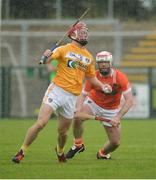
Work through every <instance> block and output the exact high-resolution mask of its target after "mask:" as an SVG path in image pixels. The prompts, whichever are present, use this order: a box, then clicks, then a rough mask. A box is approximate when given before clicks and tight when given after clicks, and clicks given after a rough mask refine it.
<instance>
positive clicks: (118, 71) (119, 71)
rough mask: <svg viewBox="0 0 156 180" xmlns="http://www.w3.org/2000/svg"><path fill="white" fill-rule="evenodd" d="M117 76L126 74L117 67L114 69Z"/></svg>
mask: <svg viewBox="0 0 156 180" xmlns="http://www.w3.org/2000/svg"><path fill="white" fill-rule="evenodd" d="M114 71H115V72H116V74H117V76H118V77H127V75H126V74H125V73H124V72H122V71H121V70H119V69H114Z"/></svg>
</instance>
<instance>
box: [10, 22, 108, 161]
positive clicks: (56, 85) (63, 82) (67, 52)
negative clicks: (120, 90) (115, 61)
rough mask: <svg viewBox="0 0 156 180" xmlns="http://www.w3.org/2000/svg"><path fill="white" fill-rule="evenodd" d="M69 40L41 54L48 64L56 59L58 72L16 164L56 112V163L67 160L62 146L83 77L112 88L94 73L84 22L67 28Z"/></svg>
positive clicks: (17, 157)
mask: <svg viewBox="0 0 156 180" xmlns="http://www.w3.org/2000/svg"><path fill="white" fill-rule="evenodd" d="M68 37H69V38H70V39H71V40H72V42H71V43H68V44H66V45H63V46H60V47H58V48H56V49H55V50H54V51H53V52H51V51H50V50H46V51H45V52H44V56H46V57H48V59H47V63H49V62H50V61H51V60H53V59H57V61H58V66H57V74H56V76H55V78H54V79H53V82H52V83H51V84H50V85H49V87H48V89H47V91H46V93H45V96H44V98H43V102H42V105H41V108H40V112H39V116H38V119H37V121H36V123H35V124H34V125H33V126H31V127H30V128H29V129H28V131H27V134H26V137H25V140H24V142H23V145H22V146H21V148H20V150H19V152H18V153H17V154H16V155H15V156H14V157H13V158H12V161H13V162H15V163H19V162H20V161H21V160H22V159H23V158H24V153H25V152H26V150H27V148H28V147H29V145H30V144H31V143H32V142H33V141H34V140H35V139H36V137H37V135H38V133H39V132H40V131H41V130H42V129H43V128H44V126H45V125H46V124H47V123H48V121H49V119H50V117H51V114H52V113H53V112H54V111H56V112H57V114H58V144H57V146H56V148H55V151H56V154H57V157H58V160H59V162H66V158H65V155H64V146H65V143H66V139H67V130H68V129H69V127H70V125H71V122H72V119H73V117H74V112H75V108H76V102H77V97H78V96H79V95H80V93H81V91H82V84H83V80H84V78H87V79H88V81H89V82H90V83H91V84H94V85H96V86H97V87H99V89H101V91H105V90H106V89H107V90H109V91H111V87H110V86H109V85H107V84H103V83H101V82H100V81H99V80H98V79H97V78H96V76H95V63H94V60H93V58H92V55H91V54H90V53H89V52H88V50H87V49H86V48H85V45H86V44H87V40H88V28H87V26H86V24H85V23H83V22H79V23H77V24H76V25H75V26H72V27H71V28H70V29H69V31H68Z"/></svg>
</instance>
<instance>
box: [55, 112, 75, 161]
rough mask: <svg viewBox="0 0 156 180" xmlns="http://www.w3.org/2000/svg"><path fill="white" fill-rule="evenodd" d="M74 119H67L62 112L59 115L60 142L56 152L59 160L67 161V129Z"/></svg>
mask: <svg viewBox="0 0 156 180" xmlns="http://www.w3.org/2000/svg"><path fill="white" fill-rule="evenodd" d="M71 122H72V119H67V118H65V117H63V116H61V115H60V114H59V115H58V144H57V147H56V149H55V150H56V153H57V156H58V160H59V162H66V158H65V155H64V146H65V143H66V140H67V131H68V129H69V127H70V125H71Z"/></svg>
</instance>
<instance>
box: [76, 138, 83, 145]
mask: <svg viewBox="0 0 156 180" xmlns="http://www.w3.org/2000/svg"><path fill="white" fill-rule="evenodd" d="M82 144H83V139H82V138H77V139H74V145H75V146H76V147H81V146H82Z"/></svg>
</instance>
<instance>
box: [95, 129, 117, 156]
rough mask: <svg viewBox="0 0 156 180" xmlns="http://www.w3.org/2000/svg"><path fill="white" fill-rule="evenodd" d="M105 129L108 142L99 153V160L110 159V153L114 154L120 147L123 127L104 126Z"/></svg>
mask: <svg viewBox="0 0 156 180" xmlns="http://www.w3.org/2000/svg"><path fill="white" fill-rule="evenodd" d="M104 128H105V130H106V133H107V136H108V141H107V142H106V143H105V144H104V147H103V148H102V149H100V150H99V151H98V153H97V158H98V159H110V155H109V153H110V152H113V151H114V150H115V149H116V148H118V147H119V145H120V134H121V127H120V126H119V127H108V126H104Z"/></svg>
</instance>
